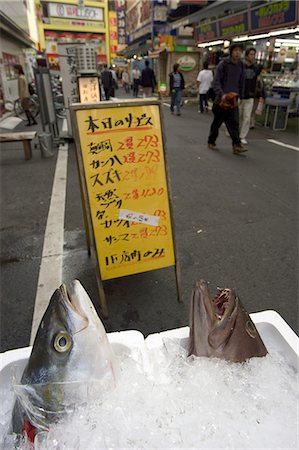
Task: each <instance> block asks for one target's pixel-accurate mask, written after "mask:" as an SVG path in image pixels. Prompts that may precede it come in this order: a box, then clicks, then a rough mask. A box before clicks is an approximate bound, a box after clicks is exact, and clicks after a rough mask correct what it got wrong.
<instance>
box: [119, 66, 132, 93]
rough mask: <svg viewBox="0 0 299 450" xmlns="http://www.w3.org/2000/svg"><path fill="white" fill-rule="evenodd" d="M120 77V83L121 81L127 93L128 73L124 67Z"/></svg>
mask: <svg viewBox="0 0 299 450" xmlns="http://www.w3.org/2000/svg"><path fill="white" fill-rule="evenodd" d="M121 79H122V83H123V87H124V89H125V92H126V93H127V94H128V93H129V92H130V86H129V82H130V79H129V74H128V71H127V70H126V69H125V70H123V73H122V75H121Z"/></svg>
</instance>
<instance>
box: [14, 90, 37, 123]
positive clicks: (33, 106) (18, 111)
mask: <svg viewBox="0 0 299 450" xmlns="http://www.w3.org/2000/svg"><path fill="white" fill-rule="evenodd" d="M29 110H30V112H31V114H32V116H33V117H34V119H35V118H36V117H37V116H38V114H39V103H38V96H37V95H36V94H33V95H31V96H30V108H29ZM14 112H15V115H16V116H17V117H19V118H20V119H22V120H24V121H26V120H27V116H26V114H25V111H24V109H23V107H22V101H21V99H20V98H17V100H15V102H14Z"/></svg>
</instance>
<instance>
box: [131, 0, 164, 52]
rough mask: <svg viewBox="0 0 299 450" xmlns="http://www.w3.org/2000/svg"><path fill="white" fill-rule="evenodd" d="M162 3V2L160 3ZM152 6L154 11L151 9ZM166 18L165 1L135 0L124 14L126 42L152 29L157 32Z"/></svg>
mask: <svg viewBox="0 0 299 450" xmlns="http://www.w3.org/2000/svg"><path fill="white" fill-rule="evenodd" d="M160 3H163V4H160ZM153 8H154V11H153ZM166 20H167V6H166V2H165V1H164V0H162V1H161V2H158V1H157V2H154V1H148V0H139V1H138V0H137V2H135V3H134V4H133V6H132V7H131V8H129V9H128V10H127V14H126V33H127V36H128V43H131V42H133V41H134V40H136V39H138V38H139V37H141V36H144V35H145V34H147V33H150V32H151V31H152V27H153V26H154V31H155V33H156V32H159V27H160V25H161V23H164V22H166Z"/></svg>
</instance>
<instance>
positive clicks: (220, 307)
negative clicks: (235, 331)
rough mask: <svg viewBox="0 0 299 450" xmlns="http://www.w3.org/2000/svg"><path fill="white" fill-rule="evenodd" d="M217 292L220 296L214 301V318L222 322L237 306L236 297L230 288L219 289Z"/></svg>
mask: <svg viewBox="0 0 299 450" xmlns="http://www.w3.org/2000/svg"><path fill="white" fill-rule="evenodd" d="M217 290H218V294H217V295H216V296H215V297H214V298H213V299H212V307H213V311H214V316H215V317H216V318H217V319H218V320H219V321H221V320H223V319H224V318H225V317H227V315H229V314H231V313H232V311H233V309H234V307H235V304H236V296H235V294H234V292H233V291H232V290H231V289H228V288H217Z"/></svg>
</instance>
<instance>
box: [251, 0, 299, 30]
mask: <svg viewBox="0 0 299 450" xmlns="http://www.w3.org/2000/svg"><path fill="white" fill-rule="evenodd" d="M297 5H298V2H297V1H293V0H290V1H279V2H274V3H270V4H265V5H262V6H259V7H258V8H254V9H252V10H251V30H252V31H259V32H260V31H264V30H268V29H272V28H275V27H277V25H291V24H294V23H296V8H298V6H297Z"/></svg>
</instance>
